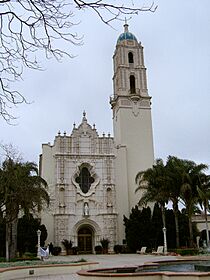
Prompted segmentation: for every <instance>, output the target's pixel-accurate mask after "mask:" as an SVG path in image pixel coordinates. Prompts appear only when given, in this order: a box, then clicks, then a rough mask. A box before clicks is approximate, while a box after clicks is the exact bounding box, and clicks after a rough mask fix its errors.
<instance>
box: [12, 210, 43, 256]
mask: <svg viewBox="0 0 210 280" xmlns="http://www.w3.org/2000/svg"><path fill="white" fill-rule="evenodd" d="M38 229H39V230H41V242H40V244H41V246H44V241H45V240H46V238H47V235H46V232H47V230H46V227H45V226H44V225H40V220H39V219H35V218H34V217H33V216H32V215H31V214H30V215H27V216H26V215H24V216H23V217H22V218H20V219H18V225H17V249H18V251H19V253H20V255H22V254H23V253H25V252H31V253H36V251H37V247H36V246H37V230H38Z"/></svg>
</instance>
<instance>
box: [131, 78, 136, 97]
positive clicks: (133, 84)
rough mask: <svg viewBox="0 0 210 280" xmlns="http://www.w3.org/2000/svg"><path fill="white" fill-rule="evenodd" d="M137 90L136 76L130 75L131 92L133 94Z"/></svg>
mask: <svg viewBox="0 0 210 280" xmlns="http://www.w3.org/2000/svg"><path fill="white" fill-rule="evenodd" d="M135 92H136V81H135V76H134V75H130V93H131V94H133V93H135Z"/></svg>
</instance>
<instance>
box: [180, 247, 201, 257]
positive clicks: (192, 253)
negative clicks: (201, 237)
mask: <svg viewBox="0 0 210 280" xmlns="http://www.w3.org/2000/svg"><path fill="white" fill-rule="evenodd" d="M174 252H176V253H177V254H179V255H181V256H195V255H198V253H199V250H198V249H196V248H186V249H175V250H174Z"/></svg>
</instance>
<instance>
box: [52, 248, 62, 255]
mask: <svg viewBox="0 0 210 280" xmlns="http://www.w3.org/2000/svg"><path fill="white" fill-rule="evenodd" d="M60 252H61V247H60V246H55V247H53V251H52V254H53V256H58V255H59V254H60Z"/></svg>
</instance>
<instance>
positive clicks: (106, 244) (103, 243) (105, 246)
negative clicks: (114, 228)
mask: <svg viewBox="0 0 210 280" xmlns="http://www.w3.org/2000/svg"><path fill="white" fill-rule="evenodd" d="M100 242H101V246H102V248H103V249H108V247H109V242H110V241H109V239H108V238H103V239H101V240H100Z"/></svg>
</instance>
